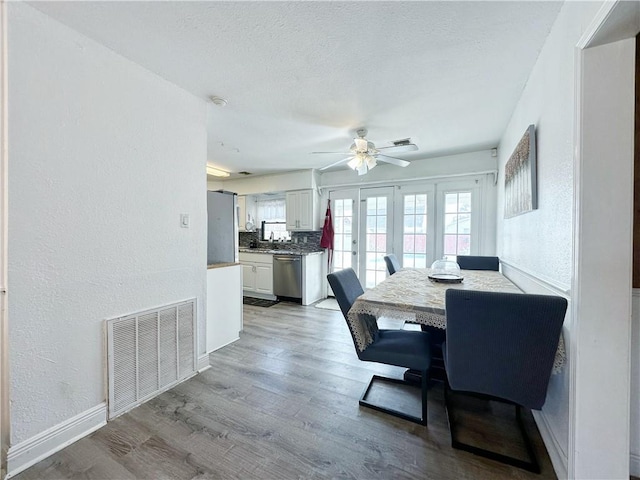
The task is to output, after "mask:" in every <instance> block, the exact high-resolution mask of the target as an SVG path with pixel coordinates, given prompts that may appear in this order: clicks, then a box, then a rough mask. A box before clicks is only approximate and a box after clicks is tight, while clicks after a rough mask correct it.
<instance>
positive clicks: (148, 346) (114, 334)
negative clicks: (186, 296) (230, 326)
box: [107, 299, 197, 418]
mask: <svg viewBox="0 0 640 480" xmlns="http://www.w3.org/2000/svg"><path fill="white" fill-rule="evenodd" d="M195 319H196V315H195V299H192V300H188V301H185V302H181V303H177V304H174V305H167V306H165V307H161V308H158V309H155V310H147V311H145V312H140V313H137V314H133V315H127V316H126V317H120V318H115V319H112V320H107V343H108V348H107V354H108V365H109V367H108V376H109V418H113V417H115V416H117V415H119V414H121V413H124V412H126V411H127V410H130V409H131V408H133V407H135V406H137V405H139V404H141V403H142V402H144V401H146V400H148V399H150V398H152V397H154V396H155V395H157V394H158V393H160V392H162V391H164V390H167V389H168V388H171V387H172V386H174V385H175V384H177V383H178V382H179V381H181V380H184V379H186V378H188V377H190V376H192V375H193V374H194V373H195V370H196V365H197V363H196V362H197V360H196V345H195V331H196V329H195Z"/></svg>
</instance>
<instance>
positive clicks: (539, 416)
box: [531, 410, 569, 479]
mask: <svg viewBox="0 0 640 480" xmlns="http://www.w3.org/2000/svg"><path fill="white" fill-rule="evenodd" d="M531 413H532V414H533V419H534V420H535V421H536V425H537V426H538V430H539V431H540V436H541V437H542V441H543V442H544V445H545V447H547V453H548V454H549V458H550V459H551V464H552V465H553V469H554V470H555V472H556V476H557V477H558V478H559V479H565V478H568V475H569V473H568V472H569V470H568V464H569V460H568V458H567V455H566V454H565V452H563V451H562V447H561V446H560V443H559V442H558V439H557V438H556V436H555V435H554V434H553V430H552V429H551V428H550V426H549V422H548V421H547V417H546V416H545V414H544V413H543V412H542V411H538V410H531Z"/></svg>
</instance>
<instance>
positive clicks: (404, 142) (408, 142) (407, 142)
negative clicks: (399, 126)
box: [391, 138, 411, 147]
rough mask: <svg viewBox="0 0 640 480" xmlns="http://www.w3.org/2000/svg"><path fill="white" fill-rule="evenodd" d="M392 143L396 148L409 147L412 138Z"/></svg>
mask: <svg viewBox="0 0 640 480" xmlns="http://www.w3.org/2000/svg"><path fill="white" fill-rule="evenodd" d="M391 143H393V145H394V146H396V147H398V146H400V145H409V144H410V143H411V138H403V139H401V140H394V141H392V142H391Z"/></svg>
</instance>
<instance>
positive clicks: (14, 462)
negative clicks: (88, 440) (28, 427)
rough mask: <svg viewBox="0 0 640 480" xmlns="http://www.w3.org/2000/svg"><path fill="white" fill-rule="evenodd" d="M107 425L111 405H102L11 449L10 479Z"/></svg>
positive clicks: (9, 454)
mask: <svg viewBox="0 0 640 480" xmlns="http://www.w3.org/2000/svg"><path fill="white" fill-rule="evenodd" d="M106 424H107V403H106V402H102V403H101V404H99V405H96V406H95V407H93V408H90V409H89V410H86V411H84V412H82V413H80V414H79V415H76V416H75V417H72V418H70V419H69V420H66V421H64V422H62V423H59V424H58V425H56V426H54V427H51V428H49V429H47V430H45V431H44V432H41V433H39V434H38V435H36V436H34V437H31V438H30V439H28V440H25V441H24V442H22V443H19V444H17V445H15V446H12V447H10V448H9V453H8V458H7V460H8V462H7V463H8V468H7V470H8V473H7V478H11V477H13V476H14V475H17V474H18V473H20V472H22V471H24V470H26V469H27V468H29V467H30V466H32V465H34V464H36V463H38V462H39V461H40V460H43V459H44V458H47V457H48V456H49V455H52V454H54V453H55V452H57V451H59V450H62V449H63V448H64V447H66V446H68V445H71V444H72V443H74V442H76V441H78V440H80V439H81V438H83V437H85V436H87V435H89V434H90V433H92V432H94V431H96V430H98V429H99V428H100V427H102V426H104V425H106Z"/></svg>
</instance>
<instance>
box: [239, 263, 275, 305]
mask: <svg viewBox="0 0 640 480" xmlns="http://www.w3.org/2000/svg"><path fill="white" fill-rule="evenodd" d="M240 264H241V265H242V290H243V293H244V294H245V295H247V296H250V297H260V298H275V297H274V295H273V255H271V254H267V253H243V252H240Z"/></svg>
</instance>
